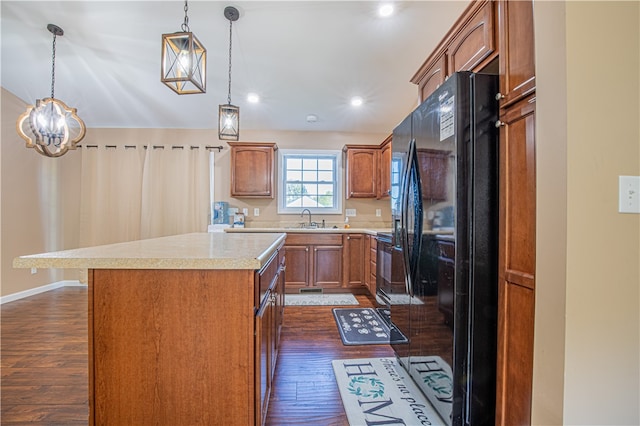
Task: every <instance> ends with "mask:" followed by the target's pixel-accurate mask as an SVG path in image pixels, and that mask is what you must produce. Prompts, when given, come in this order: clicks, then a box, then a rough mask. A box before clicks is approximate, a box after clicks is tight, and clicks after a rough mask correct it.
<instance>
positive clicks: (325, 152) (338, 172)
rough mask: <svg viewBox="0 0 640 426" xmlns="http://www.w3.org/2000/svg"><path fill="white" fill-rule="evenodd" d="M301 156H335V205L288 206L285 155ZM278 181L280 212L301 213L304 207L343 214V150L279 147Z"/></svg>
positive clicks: (312, 211)
mask: <svg viewBox="0 0 640 426" xmlns="http://www.w3.org/2000/svg"><path fill="white" fill-rule="evenodd" d="M286 156H301V157H312V158H317V157H321V156H322V157H327V156H330V157H333V158H334V160H335V184H334V198H335V200H336V203H335V207H333V208H330V209H328V208H323V207H287V206H286V205H285V203H286V191H285V186H286V182H285V179H286V173H285V161H284V160H285V157H286ZM278 163H279V164H280V167H278V183H277V188H278V189H277V199H278V200H277V202H278V214H297V215H299V214H300V212H301V211H302V210H303V209H306V208H308V209H309V210H310V211H311V213H312V214H321V215H324V214H342V192H343V189H342V187H343V179H344V178H343V175H344V173H343V169H342V151H340V150H332V149H278Z"/></svg>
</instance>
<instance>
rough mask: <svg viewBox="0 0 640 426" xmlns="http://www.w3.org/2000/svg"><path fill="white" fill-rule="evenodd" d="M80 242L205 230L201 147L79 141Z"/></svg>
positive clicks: (205, 172)
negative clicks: (93, 143)
mask: <svg viewBox="0 0 640 426" xmlns="http://www.w3.org/2000/svg"><path fill="white" fill-rule="evenodd" d="M81 149H82V182H81V202H80V205H81V206H80V245H81V246H83V247H87V246H93V245H101V244H110V243H115V242H122V241H132V240H137V239H145V238H154V237H161V236H166V235H174V234H183V233H189V232H205V231H206V230H207V224H208V219H209V210H210V206H209V204H210V203H209V152H208V150H207V149H206V148H205V147H192V146H189V145H185V146H173V147H172V146H165V145H159V146H153V145H147V146H145V145H143V144H140V145H126V146H109V145H84V146H83V147H82V148H81Z"/></svg>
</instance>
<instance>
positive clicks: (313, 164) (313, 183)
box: [278, 149, 342, 214]
mask: <svg viewBox="0 0 640 426" xmlns="http://www.w3.org/2000/svg"><path fill="white" fill-rule="evenodd" d="M278 152H279V155H280V164H281V165H282V167H279V171H278V187H279V188H278V213H280V214H282V213H284V214H286V213H291V214H300V212H301V211H302V209H309V210H310V211H311V213H314V214H342V190H341V188H342V172H341V171H342V162H341V160H342V152H341V151H329V150H327V151H312V150H290V149H281V150H279V151H278Z"/></svg>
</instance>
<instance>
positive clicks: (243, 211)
mask: <svg viewBox="0 0 640 426" xmlns="http://www.w3.org/2000/svg"><path fill="white" fill-rule="evenodd" d="M242 213H244V215H245V216H249V209H248V208H246V207H245V208H244V209H242Z"/></svg>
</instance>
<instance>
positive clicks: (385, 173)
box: [376, 135, 393, 200]
mask: <svg viewBox="0 0 640 426" xmlns="http://www.w3.org/2000/svg"><path fill="white" fill-rule="evenodd" d="M392 139H393V135H389V137H388V138H386V139H385V140H384V141H383V142H382V144H381V145H380V157H379V159H380V166H379V168H378V170H379V172H378V178H379V182H378V196H377V197H376V198H378V200H382V199H387V198H389V196H390V195H391V154H392V145H391V144H392Z"/></svg>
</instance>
